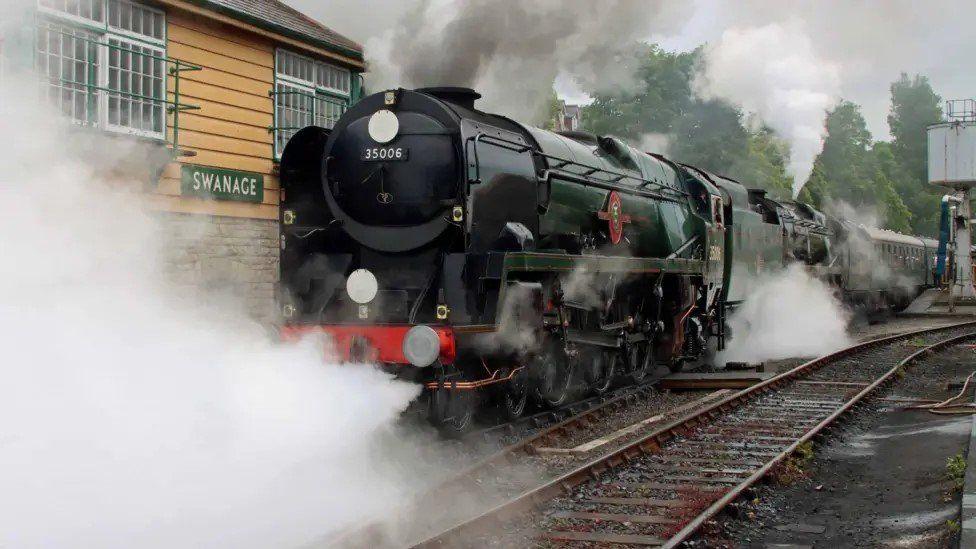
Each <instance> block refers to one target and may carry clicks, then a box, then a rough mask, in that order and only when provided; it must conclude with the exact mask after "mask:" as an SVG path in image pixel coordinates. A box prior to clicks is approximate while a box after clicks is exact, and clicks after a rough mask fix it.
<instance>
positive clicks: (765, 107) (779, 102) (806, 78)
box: [694, 22, 841, 197]
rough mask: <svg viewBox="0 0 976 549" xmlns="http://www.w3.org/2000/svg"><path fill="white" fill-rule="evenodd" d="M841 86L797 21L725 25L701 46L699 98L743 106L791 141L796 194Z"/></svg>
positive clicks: (834, 70) (697, 80)
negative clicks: (743, 25) (703, 49)
mask: <svg viewBox="0 0 976 549" xmlns="http://www.w3.org/2000/svg"><path fill="white" fill-rule="evenodd" d="M840 84H841V79H840V73H839V69H838V67H837V66H836V65H834V64H832V63H829V62H826V61H825V60H823V59H821V58H819V57H818V56H817V53H816V51H815V49H814V45H813V42H812V41H811V40H810V38H809V37H808V36H807V35H806V34H805V33H804V32H803V28H802V26H801V25H800V24H799V23H798V22H791V23H787V24H780V23H771V24H769V25H765V26H762V27H751V28H730V29H727V30H726V31H725V32H723V33H722V36H721V38H720V39H719V40H718V41H717V42H715V43H713V44H710V45H709V46H708V47H707V48H706V49H705V59H704V66H703V67H702V69H701V71H700V72H699V73H698V74H697V75H696V77H695V80H694V88H695V91H696V93H697V94H698V95H699V96H701V97H703V98H706V99H712V98H722V99H726V100H728V101H730V102H732V103H733V104H737V105H740V106H742V107H743V108H744V109H746V110H747V111H749V112H752V113H755V114H757V115H758V116H759V117H760V118H761V119H762V121H763V122H765V123H766V124H767V125H768V126H769V127H771V128H773V129H774V130H775V131H776V132H777V134H778V135H779V136H780V137H782V138H783V139H785V140H786V142H787V143H789V145H790V160H789V165H788V166H787V171H788V173H789V174H790V175H791V176H792V177H793V196H794V197H795V196H797V195H798V194H799V192H800V189H801V188H802V187H803V184H804V183H805V182H806V180H807V179H808V178H809V176H810V172H811V171H812V170H813V161H814V160H815V159H816V157H817V155H818V154H819V153H820V151H821V150H822V149H823V141H824V137H825V135H826V128H825V126H824V117H825V116H826V113H827V110H828V109H830V108H831V107H832V106H833V105H834V104H835V103H836V102H837V100H838V97H839V93H840Z"/></svg>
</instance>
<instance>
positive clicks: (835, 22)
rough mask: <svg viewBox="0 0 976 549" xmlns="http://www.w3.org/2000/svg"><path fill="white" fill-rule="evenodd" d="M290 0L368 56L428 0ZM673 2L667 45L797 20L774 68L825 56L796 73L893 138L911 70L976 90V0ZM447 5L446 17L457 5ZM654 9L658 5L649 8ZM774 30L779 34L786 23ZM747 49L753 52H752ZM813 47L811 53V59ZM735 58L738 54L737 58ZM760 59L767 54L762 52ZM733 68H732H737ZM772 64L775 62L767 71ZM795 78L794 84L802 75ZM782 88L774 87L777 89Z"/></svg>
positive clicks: (564, 88) (568, 2)
mask: <svg viewBox="0 0 976 549" xmlns="http://www.w3.org/2000/svg"><path fill="white" fill-rule="evenodd" d="M286 1H287V2H288V3H289V4H291V5H292V6H294V7H296V8H297V9H300V10H302V11H304V12H305V13H307V14H308V15H310V16H312V17H314V18H316V19H318V20H319V21H321V22H322V23H324V24H325V25H326V26H329V27H331V28H333V29H334V30H336V31H338V32H340V33H342V34H345V35H346V36H349V37H350V38H353V39H355V40H357V41H359V42H361V43H363V44H364V45H365V46H366V48H367V57H369V56H370V55H371V50H374V49H376V48H378V47H381V46H382V42H383V40H384V36H387V37H388V36H389V34H390V33H392V32H393V29H395V28H396V27H397V26H398V25H399V24H400V22H401V20H402V18H403V17H404V16H405V15H406V14H407V13H408V12H409V11H410V10H411V9H413V8H415V7H416V6H417V5H418V3H419V2H420V0H286ZM430 1H431V2H432V3H433V5H434V6H435V8H436V7H437V6H438V5H443V4H446V3H448V0H430ZM484 1H488V0H457V1H456V2H454V5H455V6H456V5H459V4H460V3H464V2H467V3H477V2H484ZM580 1H583V0H580ZM585 1H586V3H587V4H588V3H589V1H590V0H585ZM621 1H624V0H621ZM668 2H672V3H674V2H680V3H681V5H682V6H685V7H684V9H685V10H686V11H687V13H686V14H685V16H684V17H683V18H682V19H681V20H680V21H679V22H678V23H677V24H675V25H674V26H673V27H671V28H668V29H665V30H664V31H661V30H660V29H655V30H654V31H653V32H652V31H649V32H648V33H647V34H646V35H645V38H646V39H647V40H650V41H656V42H658V43H660V44H661V45H662V46H664V47H665V48H667V49H672V50H682V51H686V50H690V49H694V48H695V47H697V46H699V45H701V44H703V43H708V44H711V45H712V46H715V45H716V44H721V45H722V47H730V48H734V47H736V46H735V43H734V42H733V41H732V40H731V39H733V38H736V37H738V38H743V37H746V38H747V39H748V38H750V37H751V38H752V39H753V40H755V39H757V37H758V38H759V39H762V37H763V36H769V35H770V33H769V32H767V33H766V34H763V33H754V34H752V35H750V34H748V32H749V31H750V30H757V29H758V30H762V29H766V30H767V31H769V29H768V28H767V27H768V26H776V27H782V28H784V29H787V32H786V34H787V35H793V34H799V35H803V36H802V37H803V38H804V39H805V42H804V41H803V40H801V41H799V42H797V43H796V44H793V43H792V42H791V43H787V44H774V43H771V44H770V45H769V47H770V48H778V49H782V48H787V49H788V48H790V47H792V46H793V45H796V46H797V47H798V48H800V50H801V52H800V53H796V52H793V51H776V52H770V55H768V56H767V57H768V59H767V60H766V61H767V62H768V63H770V65H771V66H772V67H773V69H772V70H773V72H772V73H771V74H777V73H776V70H779V71H783V70H784V64H785V65H786V66H787V67H788V66H789V65H790V64H791V63H795V62H798V61H799V62H800V65H801V67H802V63H803V62H808V64H809V62H814V63H818V64H820V66H818V67H812V68H810V67H808V68H807V69H804V68H800V69H796V70H793V69H789V68H787V69H786V70H788V71H790V72H789V73H788V75H789V76H792V75H793V73H794V72H797V73H805V72H807V71H810V72H812V73H813V74H801V75H800V76H801V78H800V79H799V80H800V83H801V84H796V85H804V86H806V85H807V84H810V85H811V86H812V87H813V88H814V90H813V91H814V92H816V93H821V92H823V93H830V94H836V95H837V96H839V97H843V98H845V99H850V100H852V101H855V102H857V103H859V104H861V105H862V106H863V110H864V114H865V117H866V118H867V120H868V125H869V127H870V129H871V131H872V133H873V134H874V135H875V137H876V138H886V137H887V135H888V127H887V122H886V119H885V117H886V115H887V112H888V103H889V92H888V87H889V85H890V84H891V82H892V81H893V80H895V79H896V78H897V77H898V75H899V73H900V72H901V71H906V72H909V73H912V74H914V73H916V72H918V73H922V74H925V75H927V76H928V77H929V78H930V79H931V81H932V84H933V87H934V88H935V90H936V92H937V93H939V94H941V95H942V96H943V98H946V99H948V98H964V97H974V96H976V70H974V69H973V66H972V65H973V58H974V54H976V31H974V30H973V28H972V25H971V23H969V22H968V20H969V19H970V17H969V15H970V14H971V13H972V10H973V5H972V2H971V1H970V0H931V1H927V2H922V1H914V0H875V1H868V0H864V1H856V0H817V1H809V2H808V1H803V0H798V1H795V2H782V1H781V0H775V1H774V0H738V1H735V2H731V1H729V2H723V1H720V0H693V1H692V2H690V3H689V2H686V1H685V0H646V2H645V4H646V5H647V6H648V7H649V8H651V7H652V6H653V7H656V6H659V5H661V4H666V3H668ZM562 5H563V6H564V7H565V10H567V11H570V12H571V11H572V10H574V9H582V8H580V6H581V5H582V4H580V2H579V1H577V0H565V2H562ZM450 7H454V6H450ZM442 9H443V10H444V17H445V18H447V17H451V15H452V13H456V11H457V10H456V9H455V10H453V11H451V10H450V9H448V8H442ZM651 11H652V10H651V9H648V13H651ZM430 13H432V14H434V16H435V17H436V16H437V13H438V11H437V9H434V10H430ZM430 13H429V14H428V17H430ZM648 28H653V25H650V24H649V25H648ZM730 31H731V33H732V34H731V35H730V34H729V33H730ZM772 35H773V36H776V33H775V32H773V33H772ZM728 44H732V46H729V45H728ZM760 44H761V43H760ZM753 45H754V46H755V44H753ZM745 54H746V55H751V54H749V53H748V52H745ZM774 54H778V56H777V55H774ZM804 55H805V56H806V57H807V58H809V59H802V57H803V56H804ZM725 60H726V61H729V58H728V57H726V58H725ZM811 60H812V61H811ZM436 62H437V60H436V59H431V60H430V63H436ZM760 62H762V60H757V61H756V63H760ZM763 70H764V69H763V68H762V67H756V66H755V64H753V65H752V66H747V67H743V69H742V71H741V73H742V75H743V77H744V78H746V79H748V80H756V79H757V78H758V77H757V76H756V75H754V74H752V73H753V72H755V71H763ZM750 71H751V72H750ZM561 74H563V76H561V77H560V78H559V79H558V80H557V90H558V91H559V92H561V94H562V95H563V96H566V97H568V98H570V99H577V100H578V99H582V98H583V97H584V96H581V95H580V93H579V92H578V91H577V90H575V89H574V86H573V78H572V77H569V76H568V75H565V71H561ZM724 74H725V75H726V76H728V75H729V72H728V71H726V72H725V73H724ZM769 74H770V73H769V71H766V78H767V79H768V78H769ZM779 74H782V72H780V73H779ZM818 75H819V76H818ZM512 78H518V75H512ZM733 78H734V77H733ZM818 78H819V79H820V80H823V79H826V80H828V82H823V81H820V80H818ZM760 79H761V78H760ZM787 80H789V79H787ZM722 85H723V82H712V86H713V88H715V89H716V90H717V94H718V95H723V92H724V90H722V89H721V88H722ZM788 85H789V86H794V84H792V83H788ZM754 91H755V90H753V92H754ZM790 91H792V90H790ZM781 92H782V90H770V93H771V94H776V93H781ZM726 97H727V98H729V99H732V100H735V99H736V97H737V95H736V93H735V90H731V92H730V93H729V94H727V95H726ZM758 108H759V109H761V108H762V107H761V106H760V107H758ZM767 114H768V113H767Z"/></svg>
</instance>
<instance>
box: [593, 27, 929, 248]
mask: <svg viewBox="0 0 976 549" xmlns="http://www.w3.org/2000/svg"><path fill="white" fill-rule="evenodd" d="M701 58H702V55H701V49H699V50H696V51H693V52H684V53H675V52H668V51H664V50H662V49H661V48H660V47H658V46H656V45H648V44H639V45H636V46H635V47H634V50H633V55H632V56H629V57H625V58H624V59H622V60H621V62H622V63H624V64H625V65H626V66H628V67H631V68H632V71H633V73H634V74H635V75H636V80H637V82H638V83H639V84H640V85H639V86H637V88H636V91H635V90H630V91H615V92H595V91H594V90H586V91H588V92H590V95H591V96H592V97H593V98H594V99H593V102H592V104H590V105H588V106H586V107H585V108H584V109H583V123H584V124H585V126H586V129H587V130H589V131H591V132H593V133H596V134H599V135H615V136H618V137H621V138H624V139H627V140H630V141H632V142H635V143H640V142H641V141H642V139H643V138H644V136H647V135H649V134H665V135H667V136H669V148H668V150H667V151H666V152H667V154H668V155H669V156H671V157H672V158H674V159H676V160H678V161H680V162H687V163H690V164H695V165H698V166H701V167H703V168H705V169H707V170H711V171H713V172H717V173H720V174H725V175H729V176H730V177H733V178H736V179H738V180H740V181H741V182H742V183H743V184H745V185H746V186H747V187H761V188H764V189H766V190H767V191H769V192H770V193H771V194H772V195H773V196H776V197H780V198H789V197H790V196H791V192H790V188H791V178H790V177H789V176H788V175H787V172H786V166H787V164H788V160H789V150H788V147H786V146H785V145H784V144H783V142H782V141H780V139H778V138H777V136H776V135H775V133H774V132H773V131H772V130H770V129H769V128H760V129H758V130H752V129H749V125H748V124H746V123H745V121H744V119H743V118H744V116H743V113H742V112H741V111H740V110H739V109H738V108H736V107H735V106H733V105H730V104H728V103H726V102H724V101H721V100H702V99H700V98H698V97H697V96H696V95H695V93H694V91H693V85H692V82H693V79H694V74H695V70H696V67H697V66H698V64H699V63H700V62H701ZM940 103H941V99H940V98H939V96H938V95H936V93H935V92H934V91H933V90H932V87H931V85H930V84H929V82H928V79H927V78H925V77H924V76H918V75H916V76H915V77H912V78H909V76H908V75H906V74H902V75H901V77H900V78H899V79H898V80H897V81H896V82H894V83H893V84H892V85H891V114H890V115H889V116H888V123H889V125H890V126H891V134H892V141H891V142H890V143H887V142H884V141H880V142H875V141H874V140H873V138H872V136H871V133H870V132H869V131H868V129H867V125H866V123H865V121H864V117H863V116H862V115H861V112H860V107H859V106H858V105H856V104H854V103H852V102H850V101H842V102H840V103H839V104H838V105H837V106H836V107H835V108H834V109H833V110H831V111H830V112H829V113H827V116H826V119H825V124H826V130H827V135H826V140H825V143H824V150H823V152H822V153H821V154H820V155H819V156H818V157H817V159H816V161H815V163H814V167H813V171H812V173H811V174H810V177H809V179H808V181H807V182H806V185H805V186H804V188H803V190H802V191H801V193H800V196H799V199H800V200H803V201H806V202H810V203H813V204H814V205H816V206H819V207H823V206H824V205H825V204H827V203H828V202H829V201H830V200H843V201H845V202H848V203H849V204H851V205H852V206H854V207H855V208H857V209H859V210H865V211H866V210H868V209H871V210H875V211H876V212H877V213H878V215H879V218H880V219H881V220H883V226H884V227H885V228H889V229H893V230H896V231H900V232H905V233H911V232H914V233H918V234H926V235H934V234H936V233H937V222H938V214H939V198H940V196H941V194H942V193H941V192H939V191H938V190H937V189H933V188H932V187H931V186H930V185H928V184H927V182H926V181H927V173H926V172H927V167H926V165H925V162H926V155H927V152H926V147H927V144H926V131H925V128H926V126H928V125H929V124H932V123H935V122H938V121H939V120H940V119H941V110H940V108H939V105H940Z"/></svg>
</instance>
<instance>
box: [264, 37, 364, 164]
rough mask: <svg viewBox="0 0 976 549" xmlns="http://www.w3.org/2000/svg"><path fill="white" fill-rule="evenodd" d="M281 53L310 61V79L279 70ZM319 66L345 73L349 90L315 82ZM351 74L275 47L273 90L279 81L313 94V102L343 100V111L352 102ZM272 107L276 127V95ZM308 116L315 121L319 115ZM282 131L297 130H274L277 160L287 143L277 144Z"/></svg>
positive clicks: (349, 71)
mask: <svg viewBox="0 0 976 549" xmlns="http://www.w3.org/2000/svg"><path fill="white" fill-rule="evenodd" d="M282 54H285V55H290V56H294V57H297V58H298V59H301V60H304V61H308V62H310V63H311V64H312V75H311V77H312V78H311V80H305V79H303V78H298V77H295V76H291V75H288V74H285V73H283V72H281V70H280V67H279V66H278V63H279V60H280V57H281V55H282ZM321 68H328V69H330V70H337V71H340V72H343V73H345V75H346V77H347V79H348V82H349V90H348V91H344V90H341V89H337V88H332V87H327V86H321V85H318V84H317V82H318V80H319V70H320V69H321ZM353 76H354V75H353V72H352V71H351V70H349V69H347V68H344V67H340V66H337V65H333V64H331V63H327V62H325V61H320V60H317V59H314V58H312V57H309V56H307V55H302V54H300V53H298V52H296V51H294V50H289V49H287V48H276V49H275V78H274V84H273V85H274V91H275V92H277V91H278V84H279V83H281V84H284V85H286V86H289V87H292V88H295V89H298V90H300V91H303V92H305V93H309V94H311V95H313V96H314V99H313V102H314V101H336V102H345V108H344V109H343V112H345V109H348V108H349V107H350V106H351V103H352V87H353V86H352V85H353ZM272 107H273V109H274V121H275V127H276V128H277V127H279V126H281V121H280V120H279V116H278V114H279V113H278V110H279V106H278V95H275V99H274V105H273V106H272ZM316 114H317V113H316ZM310 116H311V123H315V122H316V118H320V117H321V116H315V115H312V114H311V113H310ZM282 131H292V132H293V131H297V130H279V129H276V130H275V135H274V138H273V142H274V158H275V159H276V160H278V159H280V158H281V153H282V151H284V145H285V144H286V143H287V142H285V143H281V144H280V145H279V141H281V139H280V138H279V134H280V133H281V132H282Z"/></svg>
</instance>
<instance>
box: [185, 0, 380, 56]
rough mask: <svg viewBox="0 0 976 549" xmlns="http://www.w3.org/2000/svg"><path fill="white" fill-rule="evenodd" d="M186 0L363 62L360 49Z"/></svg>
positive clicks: (205, 0)
mask: <svg viewBox="0 0 976 549" xmlns="http://www.w3.org/2000/svg"><path fill="white" fill-rule="evenodd" d="M188 1H189V2H190V3H192V4H196V5H198V6H202V7H205V8H207V9H211V10H213V11H215V12H218V13H222V14H224V15H228V16H230V17H233V18H235V19H238V20H240V21H243V22H245V23H250V24H252V25H254V26H256V27H260V28H263V29H265V30H269V31H272V32H275V33H278V34H281V35H282V36H288V37H290V38H297V39H299V40H303V41H306V42H309V43H310V44H312V45H314V46H318V47H320V48H323V49H326V50H328V51H331V52H334V53H338V54H340V55H345V56H347V57H350V58H352V59H353V60H355V61H359V62H360V63H363V62H364V58H363V52H362V51H359V50H356V49H353V48H348V47H346V46H343V45H341V44H336V43H334V42H330V41H328V40H322V39H321V38H318V37H315V36H311V35H308V34H306V33H303V32H300V31H296V30H295V29H292V28H289V27H286V26H284V25H279V24H277V23H275V22H273V21H268V20H267V19H262V18H260V17H255V16H253V15H251V14H249V13H244V12H242V11H239V10H235V9H233V8H230V7H227V6H225V5H223V4H218V3H216V2H212V1H211V0H188Z"/></svg>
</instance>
